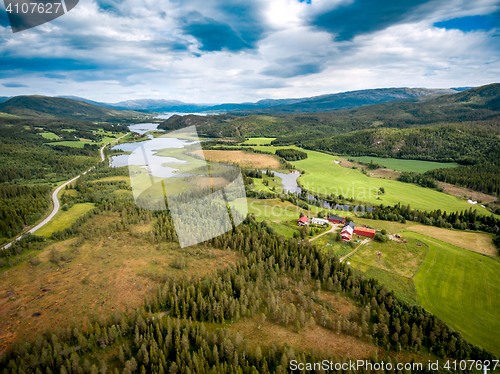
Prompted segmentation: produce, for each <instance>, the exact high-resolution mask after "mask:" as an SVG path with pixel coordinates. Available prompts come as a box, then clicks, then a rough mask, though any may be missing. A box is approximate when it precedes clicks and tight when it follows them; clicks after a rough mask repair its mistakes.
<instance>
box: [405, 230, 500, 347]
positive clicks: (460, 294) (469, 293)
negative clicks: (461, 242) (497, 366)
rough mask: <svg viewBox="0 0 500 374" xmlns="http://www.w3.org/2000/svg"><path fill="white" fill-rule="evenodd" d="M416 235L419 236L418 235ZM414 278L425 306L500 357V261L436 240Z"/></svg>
mask: <svg viewBox="0 0 500 374" xmlns="http://www.w3.org/2000/svg"><path fill="white" fill-rule="evenodd" d="M415 235H417V234H415ZM422 240H423V241H424V242H425V243H427V244H428V245H429V252H428V253H427V256H426V258H425V261H424V262H423V264H422V266H421V267H420V269H419V271H418V273H417V274H416V275H415V277H414V282H415V286H416V289H417V292H418V296H419V300H420V303H421V304H422V306H423V307H424V308H425V309H427V310H428V311H429V312H431V313H434V314H436V315H438V316H439V317H441V318H442V319H443V320H444V321H445V322H446V323H448V324H449V325H451V326H453V327H454V328H455V329H456V330H458V331H460V332H461V333H462V335H463V336H464V338H465V339H466V340H468V341H470V342H471V343H474V344H477V345H479V346H481V347H482V348H484V349H486V350H488V351H490V352H492V353H494V354H496V355H497V356H499V355H500V334H498V332H499V331H500V318H499V315H498V311H499V310H500V298H499V297H498V296H499V295H500V262H499V261H496V260H494V259H492V258H489V257H487V256H483V255H480V254H478V253H475V252H471V251H467V250H464V249H461V248H458V247H456V246H454V245H451V244H448V243H445V242H442V241H440V240H437V239H433V238H428V237H426V238H425V239H422Z"/></svg>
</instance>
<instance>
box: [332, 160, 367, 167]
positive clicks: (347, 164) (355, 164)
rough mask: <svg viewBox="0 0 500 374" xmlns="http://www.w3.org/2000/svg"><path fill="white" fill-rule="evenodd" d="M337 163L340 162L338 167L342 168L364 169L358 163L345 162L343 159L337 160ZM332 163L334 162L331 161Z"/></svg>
mask: <svg viewBox="0 0 500 374" xmlns="http://www.w3.org/2000/svg"><path fill="white" fill-rule="evenodd" d="M337 161H340V164H339V165H340V166H342V167H343V168H352V167H356V168H358V169H363V168H364V167H365V166H364V165H361V164H360V163H357V162H352V161H347V160H346V159H344V158H339V159H338V160H337ZM332 162H334V161H332Z"/></svg>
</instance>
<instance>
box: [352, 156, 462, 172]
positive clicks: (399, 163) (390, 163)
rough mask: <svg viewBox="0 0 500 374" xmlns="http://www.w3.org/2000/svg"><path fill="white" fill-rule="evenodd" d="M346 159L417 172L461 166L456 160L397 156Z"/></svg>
mask: <svg viewBox="0 0 500 374" xmlns="http://www.w3.org/2000/svg"><path fill="white" fill-rule="evenodd" d="M345 158H346V159H350V160H351V159H352V160H355V161H361V162H364V163H370V161H373V163H375V164H379V165H383V166H385V167H386V168H387V169H392V170H397V171H414V172H417V173H425V172H426V171H429V170H433V169H439V168H454V167H457V166H459V165H458V164H457V163H454V162H433V161H420V160H400V159H397V158H383V157H370V156H361V157H351V156H345Z"/></svg>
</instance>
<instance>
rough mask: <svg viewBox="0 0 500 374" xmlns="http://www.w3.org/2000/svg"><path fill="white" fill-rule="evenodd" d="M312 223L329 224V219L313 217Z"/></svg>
mask: <svg viewBox="0 0 500 374" xmlns="http://www.w3.org/2000/svg"><path fill="white" fill-rule="evenodd" d="M311 223H312V224H313V225H328V220H327V219H323V218H312V219H311Z"/></svg>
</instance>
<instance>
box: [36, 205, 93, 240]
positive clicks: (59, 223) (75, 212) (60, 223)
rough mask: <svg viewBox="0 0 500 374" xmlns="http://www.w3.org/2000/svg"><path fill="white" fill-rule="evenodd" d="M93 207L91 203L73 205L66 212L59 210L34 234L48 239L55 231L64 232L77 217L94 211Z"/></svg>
mask: <svg viewBox="0 0 500 374" xmlns="http://www.w3.org/2000/svg"><path fill="white" fill-rule="evenodd" d="M94 206H95V205H94V204H91V203H83V204H75V205H73V206H72V207H71V208H69V209H68V210H67V211H66V212H65V211H63V210H59V212H57V214H56V216H55V217H54V218H53V219H52V220H51V221H50V222H49V223H48V224H46V225H45V226H43V227H42V228H41V229H39V230H37V231H36V233H35V234H36V235H40V236H45V237H49V236H50V235H51V234H52V233H53V232H55V231H60V230H64V229H65V228H67V227H69V226H70V225H71V224H72V223H73V222H75V221H76V220H77V219H78V217H80V216H82V215H84V214H85V213H87V212H88V211H89V210H92V209H94Z"/></svg>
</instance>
